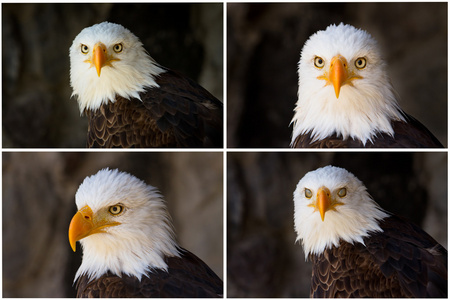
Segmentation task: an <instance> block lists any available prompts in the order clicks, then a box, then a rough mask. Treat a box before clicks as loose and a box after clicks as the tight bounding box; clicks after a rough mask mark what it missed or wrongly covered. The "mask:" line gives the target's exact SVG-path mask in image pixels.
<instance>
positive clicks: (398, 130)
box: [292, 113, 444, 148]
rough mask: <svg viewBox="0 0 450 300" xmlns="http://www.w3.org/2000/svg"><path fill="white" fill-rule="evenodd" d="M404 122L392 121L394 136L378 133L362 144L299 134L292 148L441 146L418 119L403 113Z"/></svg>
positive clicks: (355, 141)
mask: <svg viewBox="0 0 450 300" xmlns="http://www.w3.org/2000/svg"><path fill="white" fill-rule="evenodd" d="M404 117H405V119H406V122H402V121H393V122H392V128H393V130H394V136H393V137H392V136H390V135H388V134H386V133H378V134H377V135H376V137H374V138H373V143H372V142H370V141H368V142H366V144H365V145H364V144H363V143H362V142H361V141H360V140H354V139H352V138H347V139H346V140H343V139H342V136H337V135H336V134H333V135H331V136H329V137H327V138H325V139H323V140H319V141H313V139H312V137H311V135H310V134H309V133H308V134H304V135H299V136H298V137H297V138H296V139H295V141H294V143H293V146H292V147H293V148H443V147H444V146H443V145H442V144H441V143H440V142H439V140H438V139H437V138H436V137H435V136H434V135H433V134H432V133H431V132H430V131H429V130H428V129H427V128H426V127H425V126H424V125H422V124H421V123H420V122H419V121H417V120H416V119H414V118H413V117H411V116H409V115H407V114H405V113H404Z"/></svg>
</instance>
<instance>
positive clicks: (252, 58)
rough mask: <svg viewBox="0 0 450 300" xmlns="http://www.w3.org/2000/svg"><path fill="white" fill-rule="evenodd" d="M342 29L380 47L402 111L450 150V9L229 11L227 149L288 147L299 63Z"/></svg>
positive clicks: (287, 6)
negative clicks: (316, 43)
mask: <svg viewBox="0 0 450 300" xmlns="http://www.w3.org/2000/svg"><path fill="white" fill-rule="evenodd" d="M340 22H344V23H347V24H351V25H353V26H355V27H358V28H362V29H364V30H366V31H368V32H369V33H370V34H371V35H372V36H373V37H374V38H375V39H376V40H377V41H378V42H379V44H380V46H381V48H382V50H383V53H384V58H385V60H386V61H387V64H388V71H389V75H390V76H391V79H392V83H393V85H394V87H395V89H396V90H397V92H398V94H399V95H400V97H401V99H400V100H399V102H400V105H401V107H402V108H403V109H404V110H405V111H406V112H407V113H409V114H411V115H412V116H414V117H415V118H417V119H418V120H419V121H421V122H422V123H423V124H424V125H425V126H426V127H427V128H428V129H429V130H430V131H431V132H432V133H433V134H434V135H435V136H436V137H437V138H438V139H439V140H440V141H441V143H442V144H444V146H446V145H447V71H448V70H447V43H448V38H447V33H448V31H447V25H448V23H447V3H446V2H441V3H429V2H426V3H425V2H424V3H229V4H227V104H228V106H227V108H228V110H227V116H228V117H227V120H228V127H227V129H228V131H227V137H228V138H227V142H228V147H249V148H251V147H257V148H269V147H284V148H286V147H288V146H289V142H290V139H291V134H292V126H289V124H290V122H291V119H292V117H293V109H294V107H295V102H296V101H297V88H298V77H297V63H298V61H299V59H300V51H301V49H302V48H303V45H304V43H305V42H306V40H307V39H308V38H309V36H310V35H312V34H313V33H315V32H317V31H318V30H324V29H325V28H326V27H327V26H328V25H330V24H333V23H336V24H339V23H340Z"/></svg>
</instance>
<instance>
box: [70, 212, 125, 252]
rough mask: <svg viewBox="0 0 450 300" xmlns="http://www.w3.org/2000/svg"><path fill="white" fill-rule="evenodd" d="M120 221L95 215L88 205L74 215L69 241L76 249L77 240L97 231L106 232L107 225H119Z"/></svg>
mask: <svg viewBox="0 0 450 300" xmlns="http://www.w3.org/2000/svg"><path fill="white" fill-rule="evenodd" d="M119 224H120V223H119V222H114V221H111V220H110V218H109V217H108V216H107V215H105V216H104V217H102V216H98V215H95V214H94V213H93V212H92V209H91V208H90V207H89V206H88V205H86V206H84V207H83V208H81V209H80V210H79V211H77V213H76V214H75V215H74V216H73V218H72V221H70V225H69V243H70V247H72V250H73V251H74V252H75V251H76V242H77V241H79V240H81V239H83V238H85V237H87V236H89V235H91V234H95V233H100V232H105V230H104V229H105V228H106V227H111V226H116V225H119Z"/></svg>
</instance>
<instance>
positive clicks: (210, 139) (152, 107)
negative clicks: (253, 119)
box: [86, 70, 223, 148]
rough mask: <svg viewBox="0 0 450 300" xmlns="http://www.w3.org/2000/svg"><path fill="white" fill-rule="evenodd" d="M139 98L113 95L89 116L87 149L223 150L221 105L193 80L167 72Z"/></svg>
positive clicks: (88, 112) (90, 112)
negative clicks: (216, 148) (190, 148)
mask: <svg viewBox="0 0 450 300" xmlns="http://www.w3.org/2000/svg"><path fill="white" fill-rule="evenodd" d="M155 81H156V82H157V83H158V85H159V87H154V88H149V89H147V90H146V91H145V92H144V93H141V95H140V96H141V100H142V101H140V100H138V99H130V100H128V99H124V98H122V97H119V96H118V97H117V98H116V99H115V102H113V103H112V102H109V103H108V104H103V105H102V106H101V107H100V108H99V109H98V110H96V111H86V114H87V115H88V117H89V127H88V142H87V146H88V147H89V148H97V147H100V148H115V147H119V148H151V147H171V148H174V147H195V148H200V147H222V145H223V104H222V102H220V101H219V100H218V99H216V98H215V97H214V96H213V95H211V94H210V93H209V92H208V91H206V90H205V89H204V88H202V87H201V86H200V85H198V84H197V83H195V82H194V81H192V80H190V79H188V78H186V77H184V76H182V75H180V74H178V73H176V72H174V71H171V70H166V72H164V73H162V74H161V75H159V76H158V77H156V80H155Z"/></svg>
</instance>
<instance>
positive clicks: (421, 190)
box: [227, 152, 448, 298]
mask: <svg viewBox="0 0 450 300" xmlns="http://www.w3.org/2000/svg"><path fill="white" fill-rule="evenodd" d="M330 164H331V165H335V166H339V167H343V168H345V169H347V170H349V171H350V172H352V173H353V174H354V175H355V176H356V177H357V178H359V179H360V180H361V181H362V182H363V183H364V184H365V186H366V187H367V189H368V191H369V193H370V194H371V195H372V197H373V198H374V199H375V201H377V202H378V204H379V205H380V206H381V207H382V208H384V209H386V210H388V211H390V212H392V213H395V214H398V215H401V216H403V217H405V218H407V219H409V220H411V221H413V222H414V223H415V224H417V225H418V226H420V227H422V228H423V229H424V230H425V231H426V232H428V233H429V234H430V235H431V236H432V237H433V238H435V239H436V240H437V241H438V242H439V243H441V244H442V245H443V246H444V247H445V248H447V245H448V242H447V223H448V221H447V220H448V216H447V211H448V203H447V199H448V196H447V195H448V194H447V193H448V187H447V182H448V181H447V153H446V152H427V153H412V152H393V153H387V152H364V153H363V152H282V153H276V152H272V153H270V152H253V153H251V152H229V153H228V154H227V291H228V294H227V296H228V297H258V298H270V297H289V298H296V297H301V298H306V297H309V288H310V280H311V262H310V261H307V262H305V256H304V252H303V248H302V246H301V243H300V242H297V243H295V240H296V234H295V231H294V219H293V215H294V203H293V192H294V190H295V188H296V185H297V183H298V181H299V180H300V179H301V178H302V177H303V176H304V175H305V174H306V173H307V172H309V171H312V170H315V169H317V168H319V167H323V166H326V165H330Z"/></svg>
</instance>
